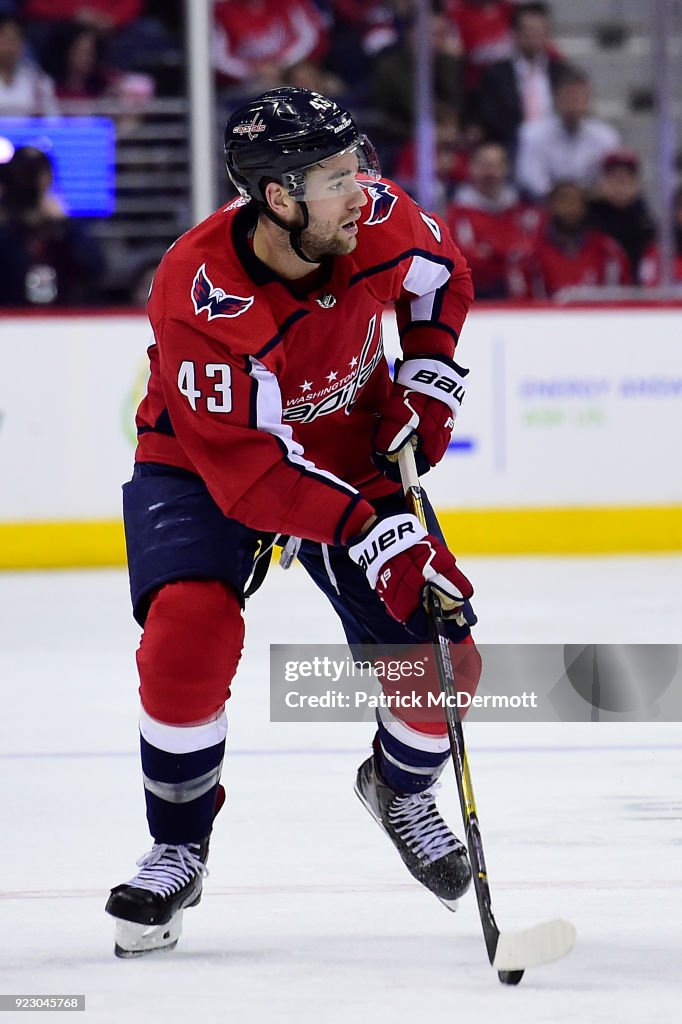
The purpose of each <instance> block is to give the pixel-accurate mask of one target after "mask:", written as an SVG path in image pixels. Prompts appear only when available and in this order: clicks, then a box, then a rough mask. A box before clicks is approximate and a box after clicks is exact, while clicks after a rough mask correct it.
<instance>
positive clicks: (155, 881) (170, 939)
mask: <svg viewBox="0 0 682 1024" xmlns="http://www.w3.org/2000/svg"><path fill="white" fill-rule="evenodd" d="M207 855H208V840H207V839H206V840H204V842H203V843H189V844H188V845H186V846H171V845H167V844H166V843H155V844H154V846H153V847H152V849H151V850H150V851H149V853H146V854H145V855H144V856H143V857H141V858H140V860H138V862H137V864H138V867H139V868H140V870H139V871H138V873H137V874H136V875H135V877H134V878H131V879H130V881H128V882H124V883H123V884H122V885H117V886H116V887H115V888H114V889H112V890H111V894H110V896H109V899H108V900H107V905H106V907H105V910H106V912H107V914H111V915H112V917H115V918H117V921H116V934H115V938H114V952H115V954H116V956H120V957H133V956H141V955H142V954H143V953H150V952H152V951H153V950H157V949H164V950H171V949H174V948H175V946H176V945H177V942H178V939H179V937H180V932H181V931H182V915H183V911H184V909H185V907H195V906H196V905H197V903H198V902H199V901H200V899H201V888H202V884H203V880H204V877H205V875H206V874H207V869H206V857H207Z"/></svg>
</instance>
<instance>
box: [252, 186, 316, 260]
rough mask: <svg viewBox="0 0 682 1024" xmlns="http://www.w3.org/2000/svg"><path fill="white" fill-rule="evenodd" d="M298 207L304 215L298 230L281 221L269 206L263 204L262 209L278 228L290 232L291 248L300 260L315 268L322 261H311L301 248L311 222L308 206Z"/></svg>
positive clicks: (304, 204) (302, 204)
mask: <svg viewBox="0 0 682 1024" xmlns="http://www.w3.org/2000/svg"><path fill="white" fill-rule="evenodd" d="M298 205H299V206H300V207H301V211H302V213H303V224H302V225H301V226H300V227H297V228H292V227H290V226H289V225H288V224H287V223H286V222H285V221H283V220H280V219H279V217H278V216H277V214H276V213H273V212H272V210H271V209H270V207H269V206H267V205H265V204H261V209H262V211H263V213H264V214H265V216H266V217H267V218H268V219H269V220H271V221H272V223H273V224H276V225H277V227H278V228H282V230H283V231H286V232H288V234H289V238H290V239H291V248H292V249H293V250H294V252H295V253H296V255H297V256H298V258H299V259H300V260H303V262H304V263H311V264H312V265H313V266H315V267H316V266H317V265H318V264H319V262H320V261H319V260H311V259H310V257H309V256H306V254H305V253H304V252H303V249H302V247H301V235H302V234H303V232H304V231H305V229H306V228H307V227H308V223H309V221H310V216H309V214H308V204H307V203H302V202H299V204H298Z"/></svg>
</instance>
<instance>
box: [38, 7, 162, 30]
mask: <svg viewBox="0 0 682 1024" xmlns="http://www.w3.org/2000/svg"><path fill="white" fill-rule="evenodd" d="M142 8H143V2H142V0H24V7H23V15H24V17H25V19H26V20H27V21H32V22H41V23H46V22H48V23H49V22H52V23H54V22H58V21H77V22H79V23H80V24H82V25H89V26H90V27H91V28H95V29H97V30H98V31H99V32H110V31H112V30H114V29H121V28H127V27H128V26H129V25H131V24H132V23H133V22H134V21H136V20H137V19H138V18H139V17H140V16H141V14H142Z"/></svg>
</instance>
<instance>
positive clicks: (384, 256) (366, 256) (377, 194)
mask: <svg viewBox="0 0 682 1024" xmlns="http://www.w3.org/2000/svg"><path fill="white" fill-rule="evenodd" d="M360 185H361V186H362V188H363V190H364V191H365V194H366V196H367V203H366V204H365V206H364V207H363V208H362V211H361V215H360V223H359V228H360V230H359V231H358V245H357V248H356V250H355V253H354V254H353V255H354V258H355V260H356V262H357V264H358V265H359V266H360V267H370V266H376V265H379V264H387V263H390V262H392V261H394V260H398V259H400V258H402V257H404V256H405V255H406V254H407V253H410V252H418V251H423V250H427V251H429V252H431V251H436V252H437V251H439V250H441V248H442V246H443V245H444V244H445V247H446V248H447V247H448V244H449V243H450V242H451V239H450V237H449V232H448V229H447V228H446V227H445V224H444V223H443V221H442V220H441V219H440V218H439V217H436V216H435V215H434V214H431V213H427V212H426V211H424V210H422V209H421V207H420V206H419V205H418V204H417V203H416V202H415V201H414V199H412V197H411V196H410V195H408V193H407V192H405V190H404V189H402V188H401V187H400V186H399V185H397V184H396V183H395V182H394V181H391V180H390V178H381V179H380V180H379V181H371V180H370V179H362V180H360Z"/></svg>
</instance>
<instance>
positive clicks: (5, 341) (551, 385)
mask: <svg viewBox="0 0 682 1024" xmlns="http://www.w3.org/2000/svg"><path fill="white" fill-rule="evenodd" d="M679 315H680V314H679V311H677V310H675V309H665V308H663V309H661V308H650V309H641V308H638V309H623V308H620V309H619V308H609V309H594V310H585V309H538V310H492V311H485V310H476V311H474V312H473V313H472V314H471V315H470V317H469V319H468V320H467V323H466V326H465V328H464V331H463V334H462V338H461V341H460V344H459V346H458V350H457V359H458V360H459V361H460V362H461V363H462V364H463V365H466V366H469V367H470V368H471V374H470V376H469V381H470V383H469V388H468V393H467V396H466V399H465V401H464V403H463V406H462V411H461V413H460V416H459V418H458V421H457V426H456V430H455V434H454V437H453V443H452V444H451V446H450V449H449V451H448V453H447V456H446V458H445V459H444V460H443V462H442V464H441V465H440V466H439V467H438V468H437V469H435V470H433V471H432V472H431V473H429V474H428V476H427V477H425V478H424V483H425V485H426V487H427V489H428V492H429V494H430V497H431V499H432V501H433V502H434V504H435V505H436V507H437V508H438V509H439V511H440V513H441V520H442V522H443V524H444V528H445V530H446V533H448V532H449V531H451V530H455V529H457V532H458V534H459V535H460V537H461V538H462V539H463V543H464V547H465V548H468V549H469V550H472V551H483V552H499V551H509V552H514V551H519V552H520V551H553V552H556V551H568V552H577V551H581V550H585V551H600V550H603V551H614V550H633V551H637V550H677V549H680V548H682V526H681V521H682V473H681V472H680V469H679V454H678V451H677V447H678V441H677V438H678V437H680V436H682V350H681V349H680V342H679V330H678V327H677V323H678V320H679ZM384 338H385V347H386V352H387V355H388V356H389V358H393V357H395V355H396V354H397V350H398V342H397V333H396V329H395V320H394V318H393V317H392V315H388V314H387V315H386V317H385V320H384ZM150 341H151V336H150V329H149V325H148V323H147V321H146V318H145V317H144V316H143V315H142V314H141V313H140V314H138V313H130V314H121V315H111V316H97V315H81V316H54V317H52V316H12V317H5V318H4V319H3V320H2V321H0V359H1V361H2V366H3V374H2V377H1V378H0V480H2V487H1V489H0V546H1V553H0V565H4V566H14V565H24V564H28V565H31V564H86V565H87V564H110V563H111V562H114V563H115V562H118V561H120V560H121V559H122V556H123V542H122V533H121V527H120V487H121V483H122V482H123V481H124V480H125V479H127V478H128V477H129V476H130V471H131V465H132V460H133V453H134V443H135V434H134V411H135V408H136V406H137V403H138V401H139V399H140V398H141V396H142V395H143V393H144V389H145V384H146V377H147V356H146V348H147V345H148V344H149V343H150ZM458 550H460V551H461V550H463V547H462V543H460V544H459V545H458Z"/></svg>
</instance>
